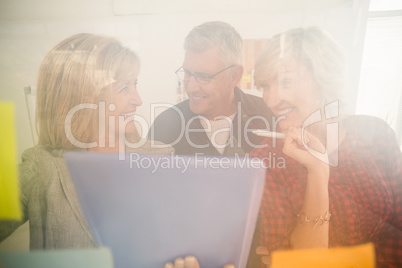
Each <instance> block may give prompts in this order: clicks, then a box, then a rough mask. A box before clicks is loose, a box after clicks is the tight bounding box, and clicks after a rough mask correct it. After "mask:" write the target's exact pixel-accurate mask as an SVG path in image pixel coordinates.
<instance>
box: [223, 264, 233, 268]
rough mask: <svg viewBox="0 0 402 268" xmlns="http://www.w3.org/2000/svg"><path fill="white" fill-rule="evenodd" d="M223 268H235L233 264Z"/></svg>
mask: <svg viewBox="0 0 402 268" xmlns="http://www.w3.org/2000/svg"><path fill="white" fill-rule="evenodd" d="M223 268H235V266H234V265H233V264H226V265H225V266H223Z"/></svg>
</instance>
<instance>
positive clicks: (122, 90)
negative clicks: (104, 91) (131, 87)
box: [119, 86, 128, 93]
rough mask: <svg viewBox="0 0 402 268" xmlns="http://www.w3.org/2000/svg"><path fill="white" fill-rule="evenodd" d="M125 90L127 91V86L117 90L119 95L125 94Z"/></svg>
mask: <svg viewBox="0 0 402 268" xmlns="http://www.w3.org/2000/svg"><path fill="white" fill-rule="evenodd" d="M127 90H128V86H125V87H123V88H122V89H120V90H119V93H122V92H126V91H127Z"/></svg>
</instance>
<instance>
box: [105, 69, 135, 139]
mask: <svg viewBox="0 0 402 268" xmlns="http://www.w3.org/2000/svg"><path fill="white" fill-rule="evenodd" d="M100 101H104V102H105V108H106V118H105V133H104V135H105V143H106V145H107V144H108V142H109V139H110V136H111V135H114V140H115V142H116V143H115V144H117V140H118V139H119V138H121V137H123V136H126V135H136V134H137V129H136V126H135V123H134V117H135V112H136V110H137V106H140V105H141V104H142V100H141V97H140V95H139V94H138V91H137V73H136V72H124V74H122V75H119V76H118V77H117V79H116V81H115V82H114V83H113V84H112V86H111V87H110V89H109V90H105V92H104V94H103V96H102V97H101V98H100ZM112 139H113V137H112Z"/></svg>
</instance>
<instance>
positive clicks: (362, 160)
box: [250, 116, 402, 267]
mask: <svg viewBox="0 0 402 268" xmlns="http://www.w3.org/2000/svg"><path fill="white" fill-rule="evenodd" d="M344 127H345V130H346V136H345V139H344V140H343V142H342V144H341V145H340V147H339V148H338V149H339V151H338V153H339V154H338V156H339V158H338V159H339V162H338V166H337V167H330V179H329V201H330V203H329V207H330V212H331V213H332V217H331V221H330V223H329V246H330V247H336V246H351V245H357V244H362V243H366V242H373V243H374V244H375V247H376V259H377V266H378V267H402V155H401V151H400V149H399V146H398V144H397V142H396V138H395V134H394V132H393V131H392V129H391V128H390V127H389V126H388V125H387V124H386V123H385V122H383V121H382V120H380V119H377V118H374V117H369V116H351V117H348V118H347V119H345V121H344ZM263 142H265V143H267V144H272V140H271V139H269V138H267V139H265V140H264V141H263ZM282 146H283V142H282V141H279V140H277V141H276V146H275V147H272V146H270V147H269V149H268V150H267V149H255V150H253V151H252V152H251V153H250V156H252V157H258V158H261V159H264V158H265V160H267V159H269V158H271V164H272V157H275V158H276V161H277V162H279V161H280V159H281V158H282V157H283V159H284V160H285V164H286V167H285V168H283V167H282V166H272V165H271V168H270V170H269V171H268V172H267V176H266V185H265V192H264V197H263V201H262V204H261V210H260V214H261V225H260V228H261V240H260V242H261V245H263V246H267V247H268V249H269V251H272V250H276V249H287V248H290V235H291V233H292V230H293V229H294V228H295V226H296V224H297V216H296V215H297V214H298V213H299V212H300V210H301V208H302V206H303V200H304V193H305V189H306V180H307V172H306V169H305V168H304V167H303V166H302V165H301V164H299V163H298V162H296V161H295V160H293V159H291V158H289V157H287V156H285V155H284V154H283V153H282ZM330 157H331V156H330ZM283 159H282V160H283ZM267 165H268V163H267Z"/></svg>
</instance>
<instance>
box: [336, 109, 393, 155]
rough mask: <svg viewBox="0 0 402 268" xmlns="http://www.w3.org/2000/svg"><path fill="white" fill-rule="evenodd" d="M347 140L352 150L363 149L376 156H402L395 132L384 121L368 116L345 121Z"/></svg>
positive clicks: (351, 117)
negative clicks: (393, 154)
mask: <svg viewBox="0 0 402 268" xmlns="http://www.w3.org/2000/svg"><path fill="white" fill-rule="evenodd" d="M343 127H344V130H345V139H346V142H347V143H348V145H351V147H352V148H355V149H357V148H360V149H359V151H361V152H363V150H362V149H363V148H366V150H369V151H370V152H371V153H372V154H374V155H376V154H377V155H380V154H385V153H386V154H391V152H392V153H394V152H396V153H399V154H400V148H399V145H398V141H397V138H396V135H395V132H394V130H393V129H392V128H391V127H390V126H389V125H388V124H387V123H386V122H385V121H384V120H382V119H380V118H377V117H374V116H367V115H354V116H349V117H347V118H345V119H344V120H343Z"/></svg>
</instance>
